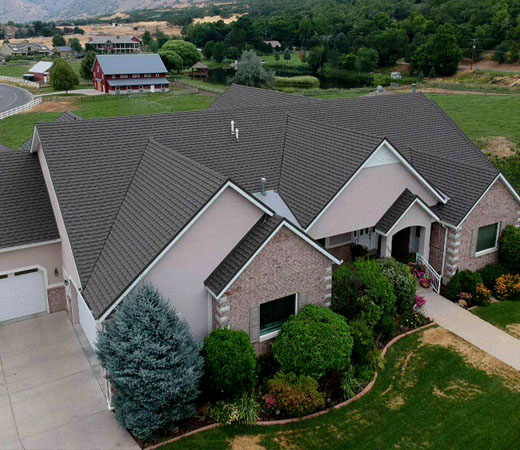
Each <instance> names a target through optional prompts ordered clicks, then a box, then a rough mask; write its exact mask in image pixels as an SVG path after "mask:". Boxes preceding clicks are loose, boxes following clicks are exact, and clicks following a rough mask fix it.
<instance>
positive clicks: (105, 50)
mask: <svg viewBox="0 0 520 450" xmlns="http://www.w3.org/2000/svg"><path fill="white" fill-rule="evenodd" d="M142 45H143V43H142V41H141V39H139V38H138V37H136V36H94V37H92V38H90V40H89V41H88V42H87V43H86V44H85V48H86V50H87V51H88V50H94V51H95V52H96V53H100V54H103V55H105V54H106V55H113V54H116V55H117V54H128V53H139V52H140V51H141V47H142Z"/></svg>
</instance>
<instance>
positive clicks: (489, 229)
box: [476, 223, 498, 255]
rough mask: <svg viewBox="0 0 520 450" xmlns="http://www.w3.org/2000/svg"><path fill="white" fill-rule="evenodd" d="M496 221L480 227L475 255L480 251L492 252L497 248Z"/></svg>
mask: <svg viewBox="0 0 520 450" xmlns="http://www.w3.org/2000/svg"><path fill="white" fill-rule="evenodd" d="M497 241H498V223H494V224H492V225H487V226H485V227H480V228H479V229H478V238H477V253H476V254H477V255H478V254H479V253H482V252H492V251H494V250H496V248H497Z"/></svg>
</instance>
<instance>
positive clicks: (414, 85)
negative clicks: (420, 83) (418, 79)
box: [412, 83, 417, 94]
mask: <svg viewBox="0 0 520 450" xmlns="http://www.w3.org/2000/svg"><path fill="white" fill-rule="evenodd" d="M416 88H417V85H416V84H415V83H413V84H412V94H415V90H416Z"/></svg>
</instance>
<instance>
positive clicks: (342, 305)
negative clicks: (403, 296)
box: [332, 259, 395, 327]
mask: <svg viewBox="0 0 520 450" xmlns="http://www.w3.org/2000/svg"><path fill="white" fill-rule="evenodd" d="M332 283H333V296H332V309H333V310H334V311H335V312H337V313H339V314H341V315H343V316H344V317H346V318H347V319H348V320H355V319H359V318H360V319H362V320H364V321H365V322H366V323H367V325H369V326H370V327H373V326H375V324H376V323H377V322H379V320H380V319H381V317H382V316H383V315H395V294H394V291H393V288H392V284H391V283H390V281H389V280H388V279H387V278H386V277H385V276H384V274H383V271H382V269H381V267H380V266H379V264H378V263H377V262H376V261H374V260H370V259H358V260H356V261H354V262H353V263H352V264H349V265H344V266H342V267H340V268H339V269H338V270H336V272H334V274H333V276H332Z"/></svg>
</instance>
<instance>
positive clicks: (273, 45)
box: [264, 41, 282, 50]
mask: <svg viewBox="0 0 520 450" xmlns="http://www.w3.org/2000/svg"><path fill="white" fill-rule="evenodd" d="M264 44H266V45H269V46H271V48H272V49H273V50H280V49H281V48H282V44H281V43H280V41H264Z"/></svg>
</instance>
